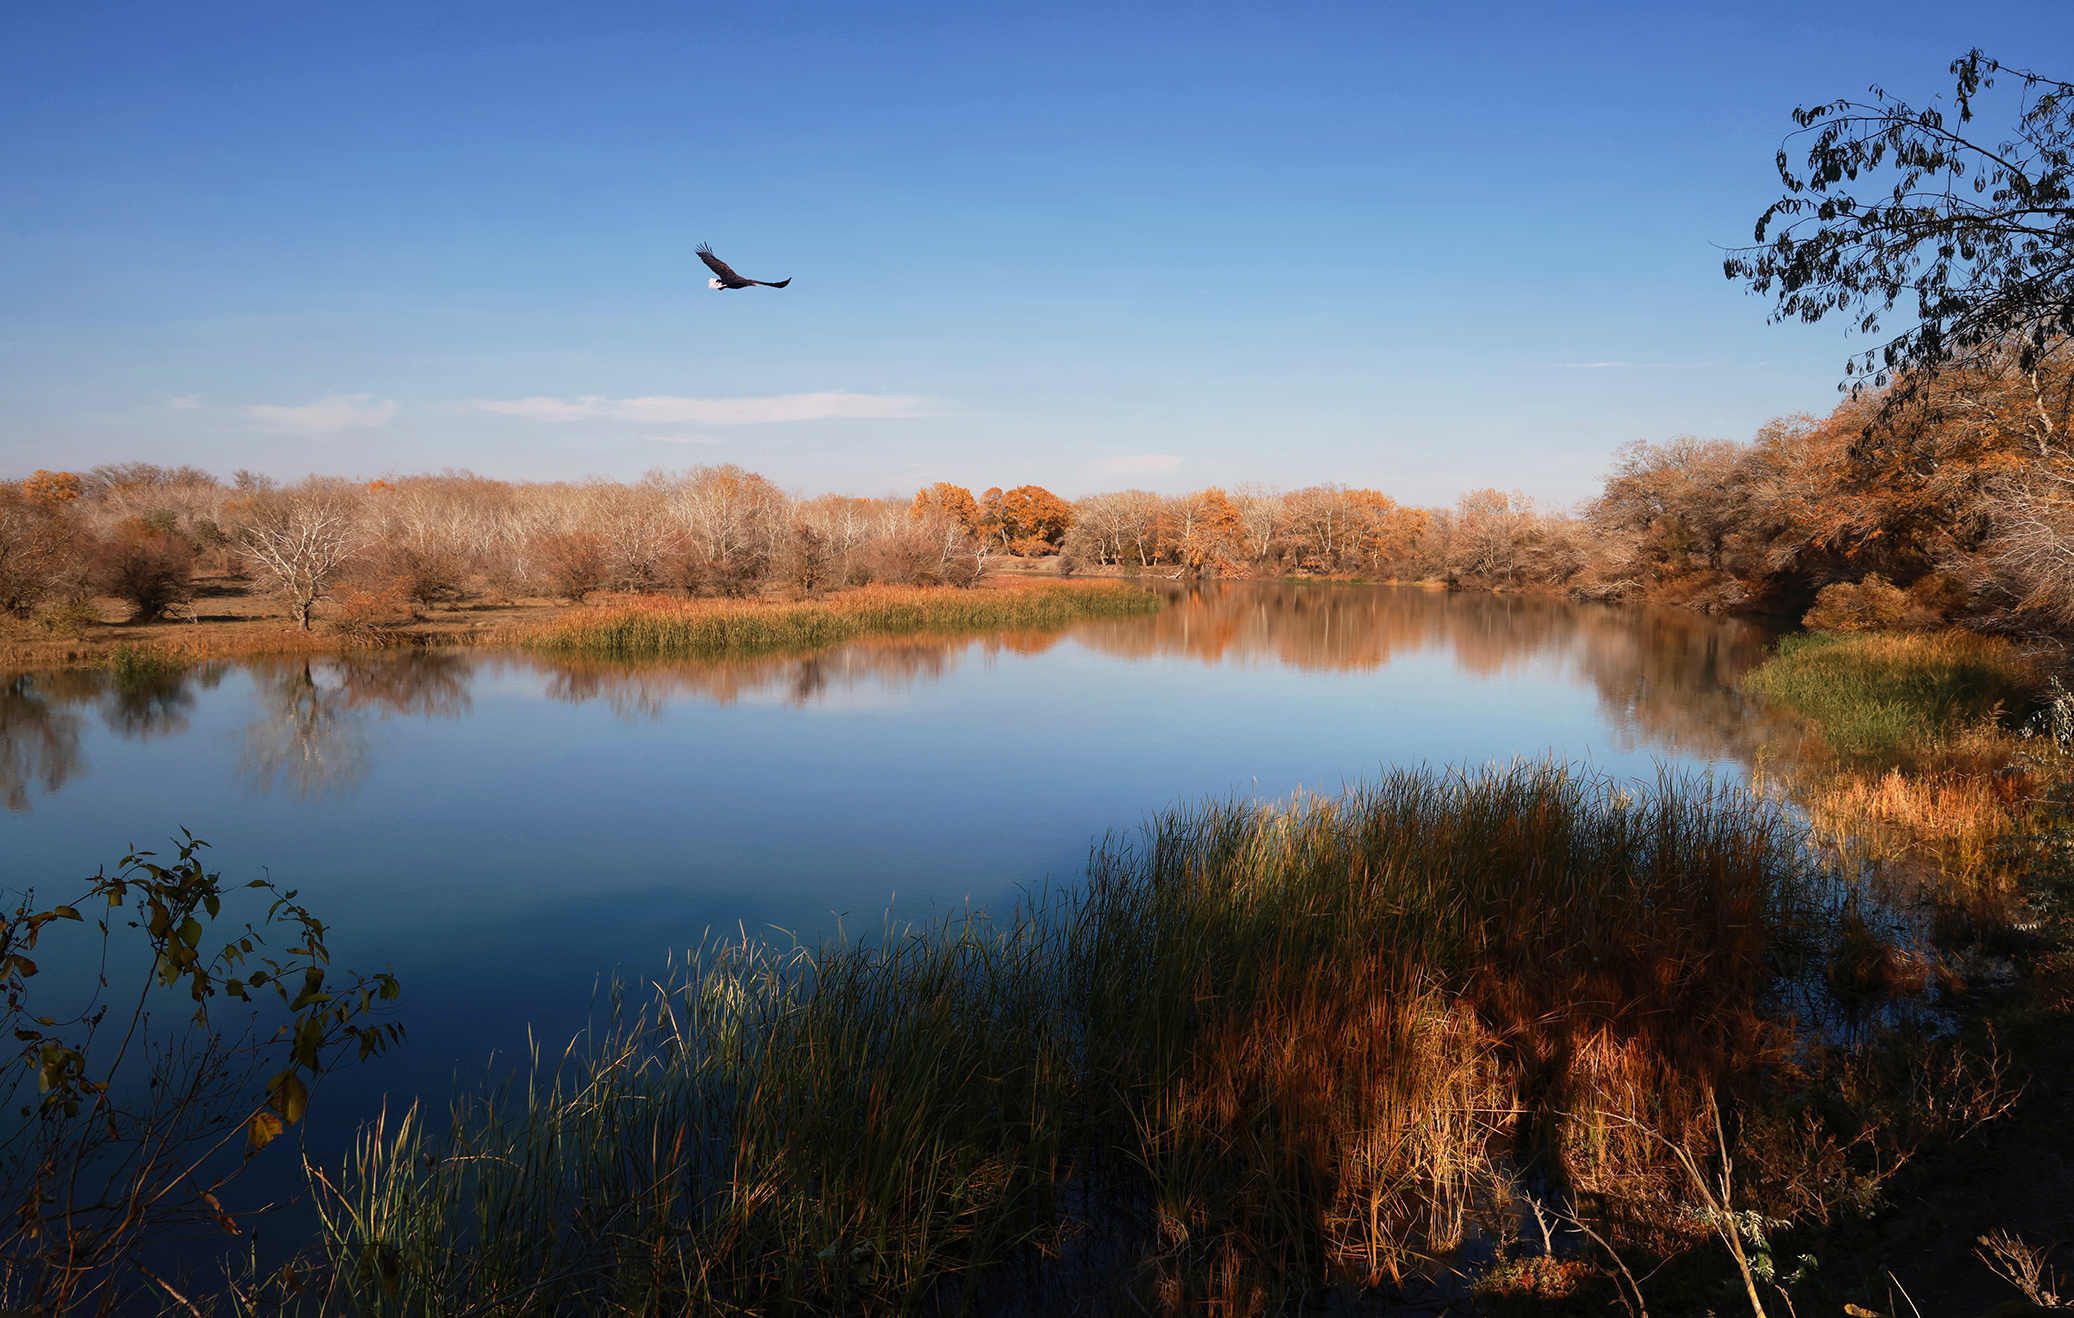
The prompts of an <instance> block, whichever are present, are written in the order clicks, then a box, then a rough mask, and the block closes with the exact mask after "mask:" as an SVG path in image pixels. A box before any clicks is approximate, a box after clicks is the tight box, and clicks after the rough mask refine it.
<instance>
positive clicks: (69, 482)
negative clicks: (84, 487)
mask: <svg viewBox="0 0 2074 1318" xmlns="http://www.w3.org/2000/svg"><path fill="white" fill-rule="evenodd" d="M22 493H23V494H24V495H26V496H28V498H29V501H30V502H32V503H37V504H44V505H50V506H55V505H61V504H68V503H72V502H74V501H75V500H77V499H78V498H79V494H80V485H79V477H78V476H76V475H74V474H73V473H71V472H69V471H43V470H40V469H39V470H38V471H37V472H36V473H35V474H34V475H32V476H30V477H29V479H27V480H25V481H23V482H22Z"/></svg>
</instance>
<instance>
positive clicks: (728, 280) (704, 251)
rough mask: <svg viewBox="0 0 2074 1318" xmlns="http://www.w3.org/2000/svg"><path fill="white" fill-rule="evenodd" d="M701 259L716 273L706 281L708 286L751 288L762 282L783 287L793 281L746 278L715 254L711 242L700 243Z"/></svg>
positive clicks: (768, 285) (775, 286)
mask: <svg viewBox="0 0 2074 1318" xmlns="http://www.w3.org/2000/svg"><path fill="white" fill-rule="evenodd" d="M699 260H701V261H704V262H705V263H706V268H707V269H708V270H711V271H712V272H713V275H714V277H713V278H711V279H708V280H707V281H706V287H707V288H749V287H752V286H754V285H757V284H761V285H763V286H764V287H765V288H783V287H785V285H787V284H789V283H791V282H792V281H791V280H790V279H780V280H779V281H778V282H777V283H775V284H773V283H772V282H770V281H769V280H768V279H744V278H742V277H741V276H740V275H738V274H736V273H735V272H734V271H732V270H730V269H728V266H727V262H725V261H723V260H721V259H720V258H719V257H717V256H715V255H713V247H712V245H711V244H710V243H700V244H699Z"/></svg>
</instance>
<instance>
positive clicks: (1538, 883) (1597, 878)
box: [320, 764, 1813, 1315]
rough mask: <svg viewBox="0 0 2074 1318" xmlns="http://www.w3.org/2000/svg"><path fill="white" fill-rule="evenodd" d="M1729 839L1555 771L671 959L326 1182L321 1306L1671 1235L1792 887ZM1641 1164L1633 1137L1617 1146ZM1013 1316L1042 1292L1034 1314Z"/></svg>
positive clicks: (1200, 1273) (1034, 1280)
mask: <svg viewBox="0 0 2074 1318" xmlns="http://www.w3.org/2000/svg"><path fill="white" fill-rule="evenodd" d="M1806 854H1807V853H1806V852H1805V850H1804V849H1803V848H1802V847H1801V845H1800V840H1799V838H1798V836H1797V834H1796V833H1795V832H1794V830H1793V828H1792V827H1791V826H1790V824H1789V823H1788V822H1787V821H1786V820H1785V819H1784V818H1783V817H1782V816H1781V815H1780V814H1778V813H1777V812H1776V811H1775V810H1774V809H1773V808H1772V807H1771V806H1770V805H1769V804H1767V803H1766V802H1765V801H1763V800H1761V799H1757V798H1753V797H1751V796H1749V795H1747V794H1745V793H1743V792H1740V791H1736V790H1731V789H1728V788H1724V787H1721V786H1719V785H1716V784H1713V783H1711V782H1707V781H1677V782H1665V783H1661V784H1658V785H1656V786H1655V787H1653V788H1649V789H1646V790H1645V789H1643V788H1641V787H1638V786H1636V785H1634V784H1622V783H1618V782H1615V781H1612V780H1609V779H1606V778H1601V777H1597V776H1593V775H1589V774H1581V773H1578V772H1576V771H1574V770H1571V769H1569V768H1566V767H1564V766H1561V765H1552V764H1543V765H1536V766H1525V765H1522V766H1514V767H1511V768H1492V769H1486V770H1480V771H1474V772H1468V773H1449V772H1440V771H1432V770H1407V771H1399V772H1394V773H1391V774H1389V775H1387V776H1386V777H1384V778H1383V779H1381V780H1380V781H1379V782H1377V783H1375V784H1373V785H1370V786H1364V787H1360V788H1357V789H1354V790H1352V791H1350V792H1348V793H1346V794H1345V795H1343V796H1340V797H1336V798H1330V799H1326V798H1316V797H1304V798H1300V799H1297V800H1293V801H1290V802H1287V803H1283V804H1262V803H1257V802H1245V801H1231V802H1221V803H1211V804H1205V805H1198V806H1193V807H1187V808H1181V809H1176V810H1173V811H1170V812H1167V813H1165V814H1163V815H1160V816H1158V817H1156V818H1155V819H1153V820H1152V821H1151V822H1150V823H1149V824H1148V825H1147V826H1146V827H1145V828H1144V830H1143V831H1142V832H1141V833H1140V834H1138V835H1136V836H1135V837H1132V838H1130V839H1128V840H1118V839H1111V840H1109V841H1107V842H1105V843H1104V844H1103V845H1102V846H1100V847H1099V848H1097V850H1096V852H1095V854H1094V856H1093V857H1092V860H1091V863H1090V870H1089V874H1088V879H1087V882H1086V884H1085V885H1084V886H1081V887H1077V888H1075V889H1073V890H1070V891H1065V892H1053V893H1045V894H1033V895H1032V896H1030V897H1029V898H1028V899H1027V900H1026V901H1025V902H1024V903H1022V904H1021V905H1020V906H1019V907H1018V908H1017V909H1016V910H1014V911H1013V912H1010V913H1008V914H1006V915H1004V916H1003V917H1002V918H1001V919H999V920H998V921H990V920H988V919H986V918H984V917H980V916H972V915H967V916H962V917H958V918H954V919H951V920H948V921H945V922H943V923H940V924H938V925H936V926H934V927H931V928H927V929H918V930H916V929H910V930H905V931H892V930H889V931H888V932H887V934H886V935H885V936H884V937H882V938H880V939H877V940H874V941H871V942H869V943H848V942H839V943H829V944H824V945H823V946H821V947H819V948H817V949H813V950H811V951H807V950H798V951H794V952H791V953H787V954H780V953H775V952H771V951H767V950H764V949H761V948H759V947H757V946H755V945H743V946H731V947H724V948H719V949H712V950H709V951H708V952H707V953H706V954H705V955H704V956H703V957H702V958H700V959H698V960H695V961H694V962H693V963H691V964H690V965H689V966H687V967H686V968H685V970H684V973H682V974H681V975H679V976H677V977H675V978H673V979H671V980H669V981H667V982H665V983H662V984H659V985H656V986H654V991H653V992H652V994H650V995H648V996H647V997H646V998H645V1000H643V1001H639V1002H636V1001H632V1000H629V1001H627V1002H623V1003H622V1004H621V1010H620V1011H619V1012H618V1013H617V1014H616V1016H615V1020H614V1022H613V1023H612V1024H611V1025H609V1026H607V1027H604V1028H601V1030H600V1031H599V1032H598V1033H597V1034H596V1035H595V1037H593V1038H590V1039H587V1040H584V1041H581V1042H580V1044H579V1046H578V1047H576V1048H574V1049H572V1050H571V1051H570V1052H569V1053H568V1054H566V1055H565V1056H563V1057H562V1058H561V1059H560V1060H559V1061H558V1062H551V1063H549V1064H545V1065H538V1066H536V1070H535V1074H534V1076H533V1077H532V1079H531V1080H530V1081H529V1082H528V1083H527V1084H525V1085H524V1086H522V1087H516V1088H506V1089H501V1090H494V1091H488V1092H485V1093H481V1094H475V1095H469V1096H466V1097H464V1098H463V1099H462V1100H461V1101H459V1102H457V1103H456V1105H455V1106H454V1108H453V1111H452V1113H451V1117H450V1120H449V1121H447V1122H445V1123H443V1124H435V1123H432V1122H430V1121H428V1120H427V1119H426V1118H425V1117H424V1116H423V1115H422V1114H421V1113H419V1112H416V1111H413V1112H411V1113H409V1114H406V1115H404V1116H401V1117H398V1118H394V1119H390V1120H388V1121H387V1122H385V1123H378V1124H376V1125H374V1126H371V1127H369V1128H368V1129H367V1130H366V1131H365V1132H364V1133H363V1135H362V1137H361V1141H360V1144H359V1147H358V1149H357V1150H356V1152H355V1153H354V1155H353V1156H352V1158H351V1159H350V1160H349V1161H348V1162H347V1163H346V1164H345V1165H344V1167H343V1168H341V1169H339V1170H338V1171H336V1172H332V1173H328V1174H327V1175H326V1179H325V1181H324V1183H323V1187H322V1190H321V1192H320V1198H321V1199H322V1200H323V1201H324V1203H325V1204H326V1206H327V1207H326V1212H327V1232H326V1248H327V1250H328V1251H329V1265H328V1271H329V1272H330V1275H331V1278H332V1285H333V1287H334V1289H333V1290H332V1291H331V1292H330V1293H331V1294H332V1295H334V1296H335V1297H337V1298H338V1299H339V1300H340V1301H341V1302H342V1303H343V1304H345V1305H346V1306H347V1307H350V1308H352V1309H354V1310H356V1311H360V1312H383V1313H388V1312H394V1313H427V1314H430V1313H448V1314H451V1313H462V1312H467V1313H487V1312H491V1311H496V1312H499V1313H502V1314H509V1315H519V1314H534V1313H538V1314H549V1313H562V1312H574V1311H579V1310H581V1311H586V1312H588V1311H600V1312H602V1311H605V1310H608V1309H609V1310H612V1311H615V1312H617V1311H626V1312H635V1311H638V1312H671V1313H677V1312H698V1313H722V1314H781V1313H808V1312H813V1313H820V1312H840V1313H852V1312H855V1313H901V1314H907V1313H930V1312H952V1311H958V1310H960V1309H961V1308H972V1309H976V1310H978V1311H983V1312H1018V1311H1020V1312H1031V1313H1036V1312H1044V1311H1047V1308H1048V1307H1050V1306H1056V1305H1057V1304H1062V1303H1066V1302H1068V1301H1069V1300H1070V1301H1071V1302H1073V1303H1076V1304H1077V1303H1080V1302H1082V1301H1086V1302H1087V1303H1088V1304H1089V1305H1090V1306H1092V1307H1093V1308H1094V1309H1096V1310H1099V1309H1101V1308H1105V1307H1108V1305H1109V1304H1110V1303H1115V1304H1118V1305H1121V1307H1123V1308H1124V1309H1125V1310H1129V1311H1135V1309H1133V1308H1132V1305H1130V1304H1127V1303H1124V1301H1123V1299H1122V1296H1123V1293H1124V1292H1126V1291H1128V1292H1129V1293H1130V1295H1131V1297H1132V1299H1133V1300H1134V1301H1135V1302H1136V1306H1137V1307H1141V1308H1146V1309H1152V1310H1155V1311H1157V1310H1162V1309H1164V1310H1166V1311H1180V1310H1183V1309H1190V1308H1194V1307H1196V1306H1198V1305H1202V1304H1208V1305H1210V1306H1212V1307H1213V1308H1216V1309H1219V1310H1220V1311H1229V1312H1235V1313H1241V1312H1253V1311H1258V1310H1259V1309H1261V1308H1262V1307H1263V1306H1266V1305H1268V1304H1269V1303H1270V1302H1271V1301H1274V1300H1276V1299H1278V1298H1283V1297H1290V1296H1297V1295H1302V1294H1305V1293H1308V1292H1314V1291H1316V1290H1318V1289H1320V1288H1323V1287H1327V1286H1331V1285H1339V1284H1348V1285H1355V1286H1363V1285H1373V1284H1378V1283H1382V1282H1385V1281H1387V1280H1389V1279H1391V1278H1393V1277H1397V1276H1400V1275H1402V1274H1403V1273H1404V1271H1405V1270H1406V1269H1408V1268H1410V1267H1412V1266H1413V1265H1414V1264H1415V1263H1416V1262H1417V1260H1418V1259H1420V1258H1421V1257H1424V1256H1430V1255H1432V1254H1435V1253H1439V1252H1443V1251H1446V1250H1449V1249H1451V1248H1453V1247H1454V1246H1455V1245H1457V1244H1458V1243H1459V1242H1460V1241H1462V1240H1463V1238H1464V1237H1465V1235H1466V1234H1468V1233H1470V1232H1472V1231H1474V1230H1478V1229H1483V1230H1491V1231H1502V1230H1504V1229H1506V1225H1507V1222H1508V1221H1509V1220H1510V1219H1511V1218H1512V1217H1513V1215H1514V1214H1516V1212H1517V1198H1516V1195H1517V1193H1518V1188H1519V1186H1520V1185H1522V1184H1524V1183H1528V1182H1531V1183H1533V1184H1535V1185H1539V1186H1541V1187H1543V1193H1544V1194H1545V1195H1554V1196H1557V1197H1560V1198H1561V1199H1562V1201H1563V1202H1565V1203H1569V1204H1572V1205H1577V1204H1583V1203H1587V1202H1601V1203H1603V1202H1605V1201H1607V1200H1610V1199H1612V1198H1615V1197H1618V1198H1619V1199H1621V1200H1622V1201H1623V1202H1624V1203H1627V1204H1629V1205H1630V1209H1629V1210H1628V1211H1634V1212H1642V1211H1645V1210H1646V1209H1647V1207H1648V1206H1649V1205H1650V1204H1652V1203H1655V1204H1659V1205H1661V1206H1662V1207H1663V1208H1664V1210H1665V1212H1666V1213H1667V1214H1669V1213H1673V1212H1674V1211H1682V1210H1681V1209H1676V1207H1675V1201H1676V1200H1677V1199H1678V1198H1679V1194H1678V1190H1677V1185H1678V1178H1679V1176H1680V1175H1681V1173H1679V1172H1678V1171H1677V1168H1676V1165H1675V1161H1674V1159H1673V1158H1672V1155H1671V1153H1670V1152H1669V1151H1668V1150H1669V1147H1670V1146H1669V1145H1666V1144H1665V1143H1664V1140H1669V1141H1670V1142H1671V1144H1672V1145H1676V1144H1684V1145H1688V1146H1689V1147H1690V1148H1692V1149H1693V1150H1694V1151H1695V1152H1696V1153H1698V1155H1699V1156H1700V1157H1702V1158H1704V1157H1705V1156H1706V1150H1707V1149H1708V1148H1709V1147H1710V1146H1711V1141H1712V1140H1713V1138H1714V1135H1713V1130H1714V1128H1713V1126H1712V1124H1711V1122H1712V1112H1713V1107H1712V1102H1713V1096H1714V1095H1715V1094H1721V1095H1732V1094H1734V1093H1736V1092H1737V1091H1738V1089H1739V1087H1747V1086H1748V1085H1749V1084H1750V1083H1751V1082H1752V1077H1753V1076H1755V1075H1756V1074H1758V1073H1759V1072H1760V1071H1761V1070H1762V1069H1763V1068H1764V1067H1765V1066H1766V1065H1767V1064H1768V1063H1770V1062H1771V1061H1773V1060H1775V1059H1776V1058H1777V1056H1778V1054H1779V1052H1780V1050H1781V1049H1782V1048H1784V1047H1785V1046H1786V1044H1787V1042H1788V1037H1789V1031H1788V1029H1787V1026H1786V1025H1785V1024H1784V1023H1783V1022H1781V1021H1780V1020H1778V1019H1775V1018H1774V1017H1773V1016H1771V1015H1769V1014H1767V1012H1766V1010H1765V1008H1764V1006H1763V1004H1764V1003H1765V1002H1766V1000H1767V998H1768V989H1769V987H1770V985H1771V984H1772V983H1773V981H1774V980H1775V978H1776V977H1777V975H1778V974H1779V970H1778V967H1779V966H1780V965H1781V964H1783V963H1784V962H1785V961H1787V960H1790V959H1791V958H1790V957H1785V956H1782V953H1783V952H1784V951H1785V950H1786V949H1785V944H1787V943H1790V942H1791V941H1792V940H1794V939H1795V938H1797V937H1800V936H1801V935H1800V933H1799V932H1797V931H1800V930H1802V929H1804V928H1805V926H1806V923H1807V921H1806V916H1807V911H1808V909H1809V906H1810V902H1811V897H1810V890H1811V889H1810V885H1811V883H1812V882H1813V876H1812V875H1811V874H1810V873H1809V872H1808V870H1807V869H1806V866H1805V856H1806ZM1658 1136H1662V1137H1663V1139H1659V1138H1658ZM1047 1297H1049V1298H1047Z"/></svg>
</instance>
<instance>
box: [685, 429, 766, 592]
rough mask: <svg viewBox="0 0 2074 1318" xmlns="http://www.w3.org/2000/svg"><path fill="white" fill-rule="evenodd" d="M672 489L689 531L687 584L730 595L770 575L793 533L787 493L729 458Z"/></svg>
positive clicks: (701, 469)
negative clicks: (700, 585)
mask: <svg viewBox="0 0 2074 1318" xmlns="http://www.w3.org/2000/svg"><path fill="white" fill-rule="evenodd" d="M668 489H669V493H668V502H669V504H670V506H671V508H673V509H674V510H675V512H676V515H677V517H678V518H679V520H680V524H681V525H682V527H683V529H684V532H685V535H686V553H687V555H688V561H687V563H686V567H685V571H686V574H687V580H686V584H687V585H699V584H703V585H704V586H706V587H707V588H710V589H712V590H715V591H717V592H719V593H720V594H722V595H728V596H741V595H748V594H750V593H752V592H753V591H754V590H755V589H756V588H757V587H758V586H759V585H760V584H761V583H762V582H763V580H764V579H765V578H766V577H768V576H769V575H770V572H771V567H772V564H773V563H775V562H776V561H777V559H778V556H779V554H780V553H781V552H782V551H783V549H784V546H785V541H786V537H787V536H788V534H789V532H790V525H791V516H790V515H791V500H789V499H787V498H786V497H785V492H784V491H783V490H780V489H779V488H778V487H777V486H776V485H774V484H772V483H771V482H770V481H769V480H768V479H766V478H764V477H763V476H759V475H758V474H756V473H755V472H753V471H744V470H743V469H742V468H741V467H738V466H736V465H735V464H734V463H731V462H730V463H726V464H724V465H722V466H717V467H697V468H694V469H692V470H691V471H688V472H685V473H684V474H683V475H682V476H680V477H678V478H677V479H676V480H674V481H672V482H670V483H669V485H668Z"/></svg>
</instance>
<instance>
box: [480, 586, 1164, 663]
mask: <svg viewBox="0 0 2074 1318" xmlns="http://www.w3.org/2000/svg"><path fill="white" fill-rule="evenodd" d="M1160 604H1161V601H1160V600H1159V599H1158V597H1156V596H1152V595H1148V594H1146V593H1145V592H1143V591H1140V590H1138V589H1136V588H1134V587H1131V586H1127V585H1120V584H1115V583H1109V582H1073V581H1067V582H1049V581H1045V582H1040V581H1016V582H1013V583H1010V582H1001V583H998V584H995V585H992V586H988V587H985V588H981V589H974V590H961V589H953V588H949V587H942V586H865V587H861V588H859V589H857V590H851V591H845V592H843V593H841V594H838V595H830V596H827V597H825V598H821V599H805V600H796V601H789V602H772V601H764V600H663V599H652V598H640V599H634V600H627V601H618V602H614V603H612V604H609V605H606V606H603V607H597V608H588V609H582V610H571V611H570V612H568V613H566V614H564V615H562V616H560V617H558V618H556V619H554V620H553V621H552V622H550V623H548V624H546V625H544V626H541V627H538V628H535V629H531V630H528V631H525V632H522V633H520V634H519V635H517V636H515V637H514V638H513V639H514V640H515V641H516V642H517V643H518V644H520V645H524V646H528V647H531V648H537V649H542V650H556V651H570V652H576V653H582V654H592V655H611V656H616V657H626V658H639V657H645V656H653V655H688V656H716V657H717V656H722V655H747V654H759V653H770V652H773V651H805V650H817V649H823V648H826V647H829V646H833V645H839V644H842V643H843V642H845V641H850V640H854V639H856V638H858V637H860V636H866V635H877V636H901V635H908V634H911V633H917V632H976V631H999V630H1004V629H1025V630H1026V629H1030V628H1043V627H1061V626H1065V625H1067V624H1069V623H1073V622H1079V621H1082V620H1084V619H1088V618H1108V617H1120V616H1129V615H1132V614H1143V613H1152V612H1156V611H1157V610H1158V609H1159V607H1160Z"/></svg>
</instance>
